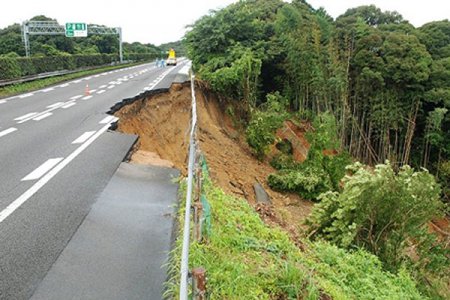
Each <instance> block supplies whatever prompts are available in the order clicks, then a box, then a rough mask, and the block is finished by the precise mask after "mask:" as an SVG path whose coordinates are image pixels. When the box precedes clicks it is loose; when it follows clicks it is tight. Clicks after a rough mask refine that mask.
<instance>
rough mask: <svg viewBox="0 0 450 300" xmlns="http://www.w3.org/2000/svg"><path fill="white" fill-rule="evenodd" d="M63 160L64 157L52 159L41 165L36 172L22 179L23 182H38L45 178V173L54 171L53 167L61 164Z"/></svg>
mask: <svg viewBox="0 0 450 300" xmlns="http://www.w3.org/2000/svg"><path fill="white" fill-rule="evenodd" d="M62 160H63V158H62V157H58V158H50V159H49V160H47V161H46V162H45V163H43V164H42V165H40V166H39V167H38V168H37V169H36V170H34V171H33V172H31V173H30V174H28V175H27V176H25V177H24V178H22V181H29V180H37V179H39V178H41V177H42V176H44V174H45V173H47V172H48V171H50V170H51V169H53V167H54V166H56V165H57V164H59V162H60V161H62Z"/></svg>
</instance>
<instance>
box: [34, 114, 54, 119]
mask: <svg viewBox="0 0 450 300" xmlns="http://www.w3.org/2000/svg"><path fill="white" fill-rule="evenodd" d="M51 115H53V113H51V112H48V113H46V114H43V115H40V116H38V117H36V118H33V120H35V121H40V120H43V119H45V118H47V117H50V116H51Z"/></svg>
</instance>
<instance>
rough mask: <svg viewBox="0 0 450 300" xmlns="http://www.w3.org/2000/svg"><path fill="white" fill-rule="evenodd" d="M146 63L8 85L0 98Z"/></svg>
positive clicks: (3, 88)
mask: <svg viewBox="0 0 450 300" xmlns="http://www.w3.org/2000/svg"><path fill="white" fill-rule="evenodd" d="M142 63H144V62H140V63H132V64H124V65H118V66H108V67H102V68H96V69H92V70H86V71H80V72H76V73H72V74H67V75H61V76H55V77H49V78H44V79H37V80H33V81H28V82H23V83H18V84H13V85H7V86H4V87H0V98H4V97H10V96H14V95H17V94H22V93H27V92H31V91H34V90H38V89H41V88H45V87H48V86H50V85H53V84H57V83H61V82H64V81H67V80H72V79H76V78H80V77H84V76H88V75H92V74H97V73H102V72H105V71H110V70H115V69H121V68H126V67H129V66H134V65H138V64H142Z"/></svg>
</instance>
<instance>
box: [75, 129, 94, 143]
mask: <svg viewBox="0 0 450 300" xmlns="http://www.w3.org/2000/svg"><path fill="white" fill-rule="evenodd" d="M94 133H95V131H86V132H85V133H83V134H82V135H81V136H80V137H79V138H77V139H76V140H75V141H73V142H72V144H83V143H84V142H86V141H87V140H88V139H89V138H90V137H91V136H92V135H93V134H94Z"/></svg>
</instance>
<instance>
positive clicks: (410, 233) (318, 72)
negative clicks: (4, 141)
mask: <svg viewBox="0 0 450 300" xmlns="http://www.w3.org/2000/svg"><path fill="white" fill-rule="evenodd" d="M185 41H186V48H187V51H188V56H189V57H190V58H191V59H192V61H193V67H194V69H195V71H196V74H197V78H200V79H202V80H203V81H205V83H206V84H208V85H209V86H210V87H211V88H212V89H213V90H214V91H216V92H217V93H219V94H220V95H221V98H228V99H227V100H228V102H229V103H231V104H232V106H233V112H234V113H235V115H234V116H235V117H237V118H239V117H240V118H241V119H242V120H243V121H242V123H243V124H244V126H245V129H246V138H247V142H248V144H249V145H250V147H252V149H253V150H254V154H255V155H256V156H257V157H258V159H260V160H264V159H265V158H266V156H267V154H268V153H270V154H272V153H271V151H269V150H271V149H272V147H273V145H275V146H276V147H277V149H278V150H279V153H278V154H277V155H275V156H274V157H273V158H272V160H271V164H272V165H273V166H274V167H275V168H276V169H277V172H276V173H274V174H271V175H270V176H269V177H268V183H269V185H270V186H271V187H272V188H273V189H276V190H280V191H290V192H295V193H298V194H299V195H300V196H301V197H303V198H306V199H312V200H316V201H319V203H318V204H316V208H315V209H314V212H313V214H312V216H311V218H310V220H309V225H310V235H311V238H313V239H314V241H313V244H312V245H310V246H308V248H309V250H308V251H306V254H304V253H302V254H301V256H304V257H303V259H304V260H302V259H300V261H301V264H300V265H296V268H298V270H297V271H298V272H300V274H308V275H307V276H306V275H305V276H301V277H299V278H296V280H299V283H298V284H297V285H296V287H297V288H299V287H300V286H302V285H303V287H302V288H300V290H301V291H303V292H304V291H305V290H308V288H306V285H304V282H308V283H309V285H308V286H309V287H310V288H313V289H315V293H316V294H314V296H311V295H313V294H310V295H309V296H311V297H312V298H319V297H320V294H321V293H324V294H326V295H329V296H331V297H332V298H337V299H348V298H350V299H374V298H383V299H423V298H426V297H430V298H436V299H442V298H446V297H448V296H449V295H448V292H447V289H448V282H450V278H449V276H448V274H450V268H449V259H450V253H449V249H448V245H445V244H444V243H442V241H440V240H439V239H437V238H436V237H435V236H434V235H433V234H431V233H430V232H429V229H428V226H429V225H430V221H432V220H433V219H434V218H439V217H442V216H443V215H444V214H445V212H447V211H446V206H445V205H444V203H448V201H449V182H450V180H449V178H450V167H449V161H450V131H449V130H448V128H450V113H449V111H450V46H449V41H450V22H449V21H448V20H443V21H436V22H431V23H428V24H425V25H424V26H422V27H421V28H415V27H414V26H412V25H411V24H410V23H409V22H408V21H407V20H405V19H403V17H402V16H401V15H400V14H399V13H397V12H383V11H381V10H380V9H378V8H376V7H375V6H373V5H371V6H361V7H357V8H353V9H349V10H348V11H347V12H346V13H344V14H343V15H341V16H339V17H338V18H337V19H336V20H333V19H332V18H331V17H330V16H329V15H328V14H327V12H326V11H325V9H323V8H319V9H314V8H312V7H311V6H310V5H309V4H307V3H306V1H304V0H293V1H290V2H289V3H287V2H284V1H281V0H264V1H263V0H246V1H239V2H237V3H234V4H231V5H229V6H228V7H226V8H224V9H222V10H219V11H214V12H211V13H210V14H209V15H207V16H204V17H202V18H201V19H199V20H198V21H197V22H196V23H195V24H194V25H193V26H192V29H191V31H190V32H188V33H187V35H186V37H185ZM287 120H289V121H291V122H293V123H297V124H300V123H302V124H303V123H307V124H309V125H311V128H312V129H311V130H310V131H309V133H307V139H308V142H309V143H310V150H309V153H308V157H307V159H306V161H305V162H303V163H299V162H296V161H295V160H294V159H293V157H292V155H291V154H292V145H290V144H289V142H288V141H279V140H277V136H276V131H277V129H279V128H280V127H281V126H282V125H283V122H285V121H287ZM325 150H327V151H325ZM328 153H331V154H328ZM352 161H360V162H362V163H364V164H366V165H363V164H360V163H358V164H354V165H351V166H350V167H349V168H347V169H346V166H347V165H349V164H351V162H352ZM386 161H390V163H388V164H383V163H385V162H386ZM409 165H411V166H413V167H414V168H416V169H419V170H422V171H419V172H415V171H413V169H412V168H411V167H409ZM373 166H375V167H373ZM422 168H426V169H428V170H429V171H427V170H426V169H422ZM343 178H344V179H343ZM441 187H442V188H441ZM217 197H218V198H220V201H226V200H224V197H225V196H217ZM441 200H443V201H441ZM211 201H212V202H213V201H214V200H211ZM216 205H217V204H216ZM242 205H245V204H242ZM212 206H213V212H215V213H216V214H219V215H220V214H222V213H223V212H222V210H223V211H226V212H227V214H225V215H226V216H229V215H232V214H233V213H237V212H239V213H241V212H242V211H243V208H242V207H238V208H237V207H234V204H229V206H230V210H227V207H224V206H219V207H220V208H219V210H220V212H218V211H217V210H215V209H214V206H215V205H214V204H212ZM234 210H236V211H234ZM215 217H216V218H219V216H217V215H216V216H215ZM248 218H249V219H250V218H251V217H248ZM239 220H241V222H245V221H242V220H247V216H245V217H244V216H241V217H240V219H239ZM220 224H221V225H220V227H221V228H220V229H218V232H219V233H220V234H221V235H223V236H227V235H228V234H231V233H228V232H224V231H222V230H225V229H226V230H231V231H233V232H234V234H239V233H240V230H239V228H240V227H239V226H238V225H237V224H233V225H231V226H230V225H228V223H220ZM226 226H229V228H222V227H226ZM254 228H255V230H258V231H259V230H261V232H264V229H262V228H259V227H256V226H254ZM246 234H248V235H249V236H252V235H251V234H250V233H248V232H247V233H246ZM261 237H262V241H259V240H258V242H255V243H256V245H267V243H268V242H267V241H266V240H264V234H262V235H261ZM212 240H213V239H211V243H210V244H206V245H195V246H193V249H194V252H193V254H192V255H193V257H196V256H197V255H198V258H194V261H196V262H198V263H199V264H203V265H205V266H208V267H211V268H212V269H213V270H214V269H219V265H217V264H220V263H221V262H220V260H212V258H211V257H212V256H209V255H212V252H211V253H210V252H209V251H215V252H214V253H220V254H223V255H224V254H226V253H227V252H226V251H227V250H226V249H229V248H230V249H234V248H233V247H235V246H236V242H235V243H229V244H228V243H226V245H223V244H220V245H221V246H223V247H224V248H220V250H218V249H216V248H214V246H215V244H213V243H212ZM305 240H306V239H305ZM323 241H327V242H326V243H325V242H323ZM271 242H274V240H273V239H272V240H271ZM304 242H305V244H308V245H309V242H306V241H304ZM239 245H240V244H239ZM240 247H242V246H240ZM446 247H447V248H446ZM263 248H264V247H263ZM246 250H248V249H246ZM368 253H371V254H368ZM272 254H274V253H271V255H272ZM239 256H240V254H236V253H235V252H233V258H235V257H239ZM244 257H245V256H244ZM263 257H264V256H263ZM203 258H205V259H203ZM210 259H211V260H212V261H210ZM234 260H235V261H236V259H234ZM253 260H255V261H258V260H257V258H255V257H247V260H246V261H245V266H249V264H251V262H252V261H253ZM275 262H276V261H275ZM308 262H310V263H311V264H308ZM233 263H234V261H233ZM236 263H237V261H236ZM272 263H274V262H272ZM295 263H298V261H295ZM274 264H275V266H276V265H277V264H276V263H274ZM266 265H267V264H264V267H265V266H266ZM305 266H306V269H305ZM308 267H309V268H314V272H313V273H310V272H308V271H305V270H308ZM220 268H222V269H223V270H225V269H226V267H225V266H220ZM274 268H277V267H274ZM248 270H253V268H251V267H249V269H248ZM322 270H326V271H322ZM246 271H247V269H242V270H241V272H246ZM230 274H234V273H230ZM246 274H247V273H246ZM250 274H252V275H246V276H253V274H254V273H251V272H250ZM277 274H279V273H277ZM408 274H412V275H411V276H412V277H410V275H408ZM366 276H367V277H370V278H371V279H367V277H366ZM260 277H263V278H261V280H262V279H264V278H265V277H264V276H260ZM381 278H382V279H381ZM411 278H413V279H411ZM226 279H228V280H231V279H230V278H229V277H228V276H226ZM283 280H284V279H282V278H281V277H278V278H277V279H276V282H278V281H283ZM367 280H374V282H376V283H374V282H368V281H367ZM379 280H380V281H379ZM380 282H386V284H381V285H379V283H380ZM387 282H389V283H387ZM214 284H215V285H216V284H218V285H219V286H220V284H222V283H220V282H214ZM233 284H235V285H236V283H235V282H234V283H233ZM264 284H265V285H267V286H270V287H272V288H273V290H274V291H277V293H275V294H270V296H267V297H269V298H270V297H272V298H277V297H279V298H283V297H290V296H292V295H294V296H292V297H294V298H295V297H297V298H306V297H307V295H306V294H300V295H299V294H297V295H295V294H290V293H289V292H288V291H286V290H283V289H281V290H279V289H276V288H275V287H273V286H271V285H270V284H268V283H264ZM399 284H400V285H401V286H402V287H401V288H400V289H399V287H398V285H399ZM416 285H417V287H418V289H419V290H420V291H421V293H419V292H417V289H416V287H415V286H416ZM233 287H234V286H230V288H231V289H232V288H233ZM214 288H215V287H214ZM219 289H220V290H222V289H221V288H219ZM223 289H224V290H227V289H228V288H223ZM369 290H370V291H369ZM283 293H285V294H283ZM388 294H389V295H388ZM421 294H422V295H421ZM219 295H221V296H222V294H219ZM223 295H225V296H224V298H233V297H232V296H230V297H227V296H226V295H228V294H223ZM250 295H251V294H250ZM256 295H258V296H255V297H262V296H260V295H259V294H256ZM287 295H289V296H287ZM425 295H426V296H425ZM250 298H251V297H250Z"/></svg>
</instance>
